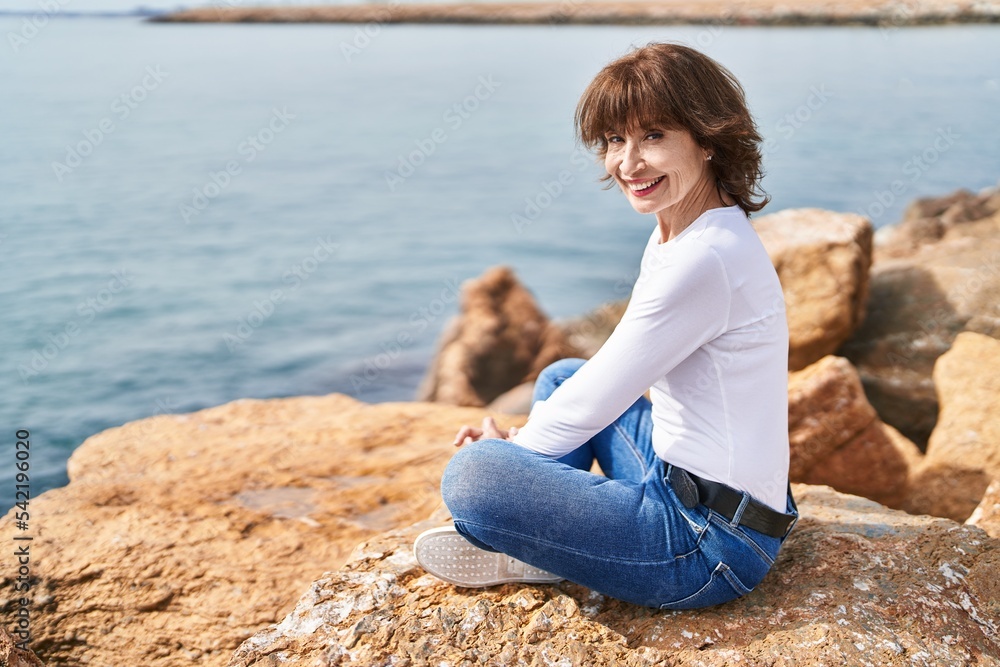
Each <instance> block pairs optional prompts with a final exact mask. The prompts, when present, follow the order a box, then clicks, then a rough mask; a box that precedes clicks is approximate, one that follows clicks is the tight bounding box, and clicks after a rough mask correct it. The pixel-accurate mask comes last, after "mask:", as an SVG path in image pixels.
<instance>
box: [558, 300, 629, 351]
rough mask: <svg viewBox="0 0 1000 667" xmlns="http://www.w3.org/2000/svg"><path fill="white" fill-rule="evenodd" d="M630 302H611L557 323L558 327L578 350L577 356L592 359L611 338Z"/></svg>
mask: <svg viewBox="0 0 1000 667" xmlns="http://www.w3.org/2000/svg"><path fill="white" fill-rule="evenodd" d="M628 301H629V300H628V299H621V300H619V301H609V302H608V303H603V304H601V305H600V306H598V307H597V308H595V309H593V310H591V311H590V312H588V313H584V314H583V315H581V316H579V317H574V318H570V319H567V320H563V321H560V322H556V325H557V326H558V327H559V328H560V329H562V332H563V334H564V335H565V336H566V339H567V340H568V341H569V344H570V345H571V346H573V347H574V348H575V349H576V350H577V356H579V357H582V358H584V359H590V358H591V357H592V356H594V354H595V353H596V352H597V351H598V350H599V349H601V346H602V345H604V343H605V341H607V340H608V338H610V337H611V332H612V331H614V330H615V327H616V326H618V323H619V322H620V321H621V319H622V315H624V314H625V309H626V308H627V307H628Z"/></svg>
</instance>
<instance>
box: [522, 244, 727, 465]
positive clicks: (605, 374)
mask: <svg viewBox="0 0 1000 667" xmlns="http://www.w3.org/2000/svg"><path fill="white" fill-rule="evenodd" d="M658 250H659V251H660V252H662V253H663V254H662V255H660V256H653V258H652V261H649V262H648V265H649V266H647V267H644V269H645V270H643V271H641V272H640V274H639V278H638V279H637V281H636V284H635V286H634V287H633V290H632V296H631V298H630V299H629V303H628V306H627V307H626V309H625V313H624V314H623V315H622V318H621V321H620V322H619V323H618V326H616V327H615V329H614V331H612V333H611V336H610V337H609V338H608V340H607V341H606V342H605V343H604V345H602V346H601V348H600V349H599V350H598V351H597V353H596V354H594V356H593V357H591V358H590V359H588V360H587V361H586V362H585V363H584V364H583V365H582V366H581V367H580V368H579V369H577V371H576V372H575V373H574V374H573V375H571V376H570V377H568V378H567V379H566V380H565V381H563V383H562V384H560V385H559V386H558V387H557V388H556V389H555V391H553V392H552V394H551V395H550V396H549V397H548V398H547V399H546V400H544V401H536V402H535V404H534V405H532V407H531V412H530V414H529V417H528V422H527V423H526V424H525V425H524V427H522V428H521V429H519V430H518V432H517V433H516V434H515V435H514V436H513V437H512V438H511V441H512V442H514V443H516V444H518V445H521V446H522V447H526V448H528V449H531V450H534V451H536V452H539V453H540V454H544V455H546V456H551V457H559V456H562V455H564V454H568V453H569V452H571V451H573V450H574V449H576V448H577V447H579V446H580V445H582V444H583V443H585V442H586V441H587V440H589V439H590V438H592V437H593V436H594V435H596V434H597V433H599V432H600V431H602V430H603V429H604V428H605V427H607V426H608V425H609V424H611V423H612V422H613V421H614V420H615V419H617V418H618V417H620V416H621V415H622V414H623V413H624V412H625V410H627V409H628V408H629V406H631V405H632V404H633V403H634V402H635V401H636V399H638V398H639V397H640V396H642V395H643V394H644V393H645V392H646V390H647V389H649V388H650V387H651V386H652V385H653V384H654V383H655V382H656V381H657V380H659V379H660V378H662V377H663V376H664V375H666V374H667V373H668V372H669V371H670V370H671V369H673V368H674V367H675V366H677V365H678V364H679V363H681V362H682V361H683V360H684V359H686V358H687V357H688V356H690V355H691V353H692V352H694V351H695V350H697V349H698V348H699V347H701V346H702V345H704V344H705V343H707V342H708V341H710V340H712V339H713V338H716V337H717V336H719V335H721V334H722V333H724V332H725V331H726V329H727V326H728V321H729V309H730V303H731V300H732V296H731V288H730V285H729V279H728V276H727V274H726V268H725V266H724V264H723V262H722V259H721V258H720V257H719V256H718V254H717V253H716V252H715V251H714V250H713V249H712V248H711V247H710V246H708V245H705V244H704V243H700V242H696V241H694V240H692V243H688V244H686V245H685V246H681V247H677V248H671V249H658ZM655 251H656V250H654V252H655ZM644 261H645V258H644Z"/></svg>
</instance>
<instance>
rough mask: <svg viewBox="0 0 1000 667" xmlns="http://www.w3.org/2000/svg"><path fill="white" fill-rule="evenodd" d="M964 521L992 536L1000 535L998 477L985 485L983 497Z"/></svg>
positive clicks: (999, 487) (999, 490)
mask: <svg viewBox="0 0 1000 667" xmlns="http://www.w3.org/2000/svg"><path fill="white" fill-rule="evenodd" d="M965 523H966V524H967V525H970V526H979V527H980V528H982V529H983V530H985V531H986V532H987V533H989V534H990V536H992V537H1000V479H995V480H993V482H992V483H990V485H989V486H988V487H986V493H984V494H983V499H982V500H980V501H979V505H978V506H977V507H976V509H975V510H973V512H972V515H971V516H970V517H969V518H968V520H967V521H966V522H965Z"/></svg>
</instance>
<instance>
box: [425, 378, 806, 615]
mask: <svg viewBox="0 0 1000 667" xmlns="http://www.w3.org/2000/svg"><path fill="white" fill-rule="evenodd" d="M583 363H584V360H583V359H576V358H573V359H561V360H559V361H556V362H554V363H552V364H550V365H549V366H547V367H546V368H545V369H544V370H543V371H542V372H541V374H540V375H539V377H538V379H537V381H536V382H535V389H534V394H533V396H532V404H534V402H535V401H538V400H541V399H544V398H546V397H548V396H549V395H550V394H551V393H552V392H553V391H554V390H555V388H556V387H558V386H559V385H560V384H561V383H562V382H563V381H564V380H565V379H566V378H568V377H569V376H571V375H572V374H573V373H574V372H576V370H577V369H578V368H580V366H581V365H583ZM650 409H651V404H650V402H649V400H648V399H647V398H646V397H645V396H640V397H639V399H638V400H637V401H636V402H635V403H634V404H633V405H632V406H631V407H630V408H629V409H628V410H626V411H625V413H624V414H623V415H621V416H620V417H619V418H618V419H617V420H616V421H614V422H613V423H612V424H610V425H608V426H607V427H606V428H605V429H604V430H603V431H601V432H600V433H598V434H597V435H595V436H594V437H593V438H591V439H590V440H589V441H588V442H586V443H585V444H583V445H581V446H580V447H579V448H577V449H575V450H573V451H572V452H570V453H569V454H566V455H565V456H563V457H561V458H558V459H555V458H551V457H548V456H545V455H543V454H539V453H537V452H534V451H532V450H529V449H526V448H524V447H521V446H520V445H517V444H515V443H513V442H509V441H507V440H501V439H498V438H487V439H483V440H479V441H476V442H473V443H470V444H468V445H464V446H462V448H461V449H459V450H458V452H456V454H455V455H454V456H453V457H452V459H451V461H449V463H448V466H447V468H446V469H445V471H444V475H443V477H442V479H441V495H442V497H443V498H444V501H445V504H446V505H447V506H448V509H449V510H450V511H451V515H452V518H453V520H454V523H455V528H456V530H458V532H459V533H460V534H462V535H463V536H464V537H465V538H466V539H467V540H469V541H470V542H471V543H473V544H474V545H476V546H478V547H480V548H482V549H486V550H489V551H500V552H503V553H505V554H508V555H510V556H513V557H515V558H517V559H519V560H522V561H524V562H526V563H528V564H530V565H534V566H536V567H540V568H542V569H544V570H547V571H548V572H552V573H553V574H557V575H559V576H561V577H563V578H565V579H568V580H569V581H572V582H575V583H578V584H582V585H583V586H586V587H588V588H590V589H591V590H594V591H597V592H598V593H601V594H603V595H607V596H610V597H613V598H617V599H619V600H625V601H627V602H631V603H634V604H638V605H642V606H645V607H654V608H658V609H693V608H697V607H706V606H710V605H715V604H720V603H723V602H727V601H729V600H733V599H735V598H737V597H739V596H741V595H744V594H746V593H748V592H750V591H751V590H752V589H753V588H754V587H756V586H757V585H758V584H759V583H760V581H761V580H762V579H763V578H764V575H765V574H767V572H768V570H769V569H770V568H771V565H772V564H773V563H774V559H775V558H776V556H777V554H778V549H779V547H780V546H781V544H782V542H783V541H784V538H776V537H770V536H768V535H765V534H763V533H760V532H758V531H756V530H753V529H750V528H746V527H745V526H734V525H733V524H732V522H731V521H729V520H728V519H726V518H725V517H724V516H722V515H721V514H718V513H717V512H715V511H714V510H709V509H708V508H706V507H705V506H704V505H700V504H699V505H696V506H695V507H694V508H691V509H689V508H687V507H685V506H684V505H683V504H682V503H681V501H680V500H679V499H678V497H677V495H676V494H675V493H674V490H673V488H671V486H670V484H669V483H668V482H666V480H665V478H666V476H667V474H668V473H669V470H670V465H669V464H667V463H665V462H664V461H663V460H662V459H660V458H659V457H657V456H656V454H655V452H654V451H653V447H652V443H651V433H652V417H651V414H650ZM595 458H596V459H597V462H598V464H599V465H600V467H601V470H602V471H603V472H604V473H605V474H604V475H596V474H593V473H591V472H589V471H590V468H591V465H592V463H593V461H594V459H595ZM745 495H746V494H745ZM786 511H787V512H789V513H795V514H796V515H797V509H796V507H795V501H794V499H793V498H792V496H791V492H789V494H788V507H787V510H786Z"/></svg>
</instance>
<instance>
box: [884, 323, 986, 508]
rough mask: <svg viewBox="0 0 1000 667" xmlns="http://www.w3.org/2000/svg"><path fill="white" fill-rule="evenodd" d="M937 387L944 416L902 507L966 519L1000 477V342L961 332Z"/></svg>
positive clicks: (941, 364)
mask: <svg viewBox="0 0 1000 667" xmlns="http://www.w3.org/2000/svg"><path fill="white" fill-rule="evenodd" d="M934 383H935V385H936V386H937V391H938V395H939V396H940V400H941V414H940V416H939V417H938V422H937V426H936V427H935V428H934V432H933V433H932V434H931V439H930V441H929V442H928V443H927V455H926V457H924V461H923V462H922V464H921V466H920V467H919V468H918V469H917V470H916V471H915V472H914V478H913V491H912V494H911V496H910V498H909V499H908V500H907V502H906V504H905V505H904V509H906V510H908V511H910V512H919V513H925V514H934V515H936V516H946V517H949V518H952V519H955V520H956V521H964V520H965V519H967V518H968V517H969V516H970V515H971V514H972V511H973V510H974V509H975V508H976V506H977V505H978V504H979V503H980V501H981V499H982V497H983V494H984V493H985V491H986V488H987V486H988V485H989V483H990V482H991V481H992V480H994V479H1000V340H996V339H994V338H991V337H989V336H983V335H981V334H976V333H971V332H963V333H960V334H958V336H957V337H956V338H955V342H954V343H953V344H952V347H951V349H950V350H948V352H945V353H944V354H943V355H942V356H941V357H940V358H939V359H938V361H937V364H936V365H935V366H934Z"/></svg>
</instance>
